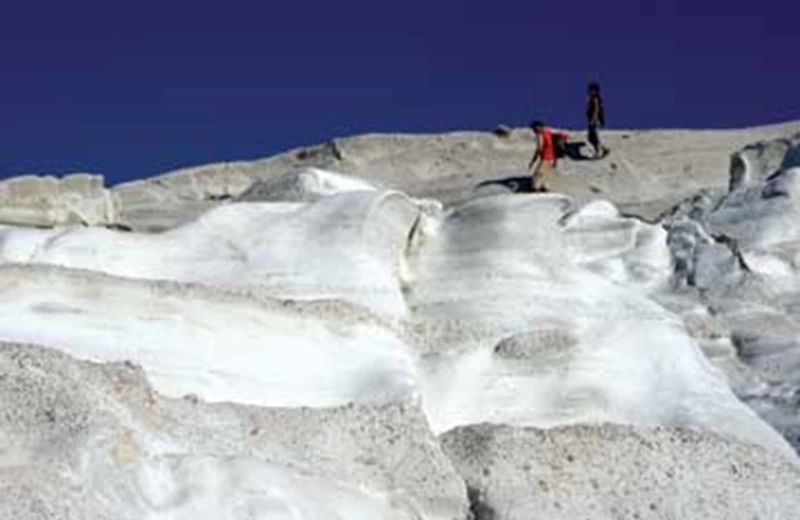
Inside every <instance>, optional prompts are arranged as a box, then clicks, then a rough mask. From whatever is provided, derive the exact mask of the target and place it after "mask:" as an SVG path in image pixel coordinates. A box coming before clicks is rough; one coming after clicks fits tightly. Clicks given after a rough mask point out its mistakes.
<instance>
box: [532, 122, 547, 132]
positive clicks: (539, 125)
mask: <svg viewBox="0 0 800 520" xmlns="http://www.w3.org/2000/svg"><path fill="white" fill-rule="evenodd" d="M544 126H545V125H544V121H539V120H538V119H537V120H536V121H533V122H532V123H531V130H533V133H535V134H538V133H539V132H541V131H542V130H544Z"/></svg>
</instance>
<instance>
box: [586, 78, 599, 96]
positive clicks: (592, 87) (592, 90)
mask: <svg viewBox="0 0 800 520" xmlns="http://www.w3.org/2000/svg"><path fill="white" fill-rule="evenodd" d="M588 90H589V94H599V93H600V84H599V83H598V82H596V81H592V82H591V83H589V88H588Z"/></svg>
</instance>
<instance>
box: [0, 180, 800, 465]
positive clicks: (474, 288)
mask: <svg viewBox="0 0 800 520" xmlns="http://www.w3.org/2000/svg"><path fill="white" fill-rule="evenodd" d="M570 207H571V206H570V201H569V200H568V199H566V198H564V197H563V196H555V195H554V196H535V195H527V196H525V195H501V196H493V197H481V198H478V199H475V200H473V201H470V202H468V203H465V204H463V205H460V206H457V207H455V208H453V209H452V210H450V211H448V212H445V213H442V214H437V213H432V214H428V213H425V212H423V211H422V210H421V209H420V208H419V207H417V206H416V205H414V204H413V203H412V202H411V201H410V200H409V199H408V198H406V197H404V196H402V195H399V194H393V193H382V192H369V191H359V192H352V193H344V194H339V195H334V196H329V197H324V198H322V199H320V200H319V201H317V202H315V203H310V204H300V205H299V204H287V203H274V204H263V203H262V204H231V205H227V206H225V207H223V208H219V209H217V210H215V211H214V212H212V213H210V214H208V215H206V216H205V217H203V218H201V219H199V220H197V221H196V222H194V223H191V224H187V225H185V226H182V227H181V228H178V229H176V230H173V231H170V232H167V233H164V234H160V235H147V234H136V233H119V232H112V231H107V230H99V231H98V230H74V231H69V232H66V233H63V234H61V235H55V236H54V235H52V233H53V232H44V231H38V232H34V231H25V232H18V231H15V230H6V232H5V234H4V237H5V238H4V240H3V243H4V246H3V251H2V253H1V254H2V257H3V258H4V259H5V260H6V261H15V262H33V263H37V262H42V263H49V264H56V265H62V266H67V267H72V268H89V269H93V270H100V271H104V272H108V273H112V274H115V275H122V276H127V277H130V278H145V279H159V278H166V279H172V280H177V281H180V282H190V281H191V282H200V283H203V284H205V285H209V284H211V285H224V286H228V287H231V286H242V285H245V284H246V285H249V286H250V287H253V288H256V289H257V290H258V291H259V292H261V293H262V294H270V295H275V296H278V297H281V298H293V299H299V300H319V299H321V298H335V299H340V300H344V301H346V302H349V303H351V304H358V305H361V306H364V307H366V308H367V309H369V310H370V311H372V312H374V313H376V314H378V315H380V316H382V317H383V318H384V319H387V320H390V321H391V323H394V324H395V325H392V327H393V328H395V330H397V331H398V334H400V337H398V336H396V335H394V333H393V332H392V329H390V328H387V326H376V327H374V328H371V329H367V330H365V329H363V328H355V329H350V328H349V327H346V326H344V324H342V329H343V331H346V332H343V335H344V338H336V335H334V338H331V339H323V340H322V341H323V342H331V343H332V344H335V345H337V346H338V347H337V351H334V352H331V353H328V352H326V351H322V352H320V354H319V355H317V354H315V352H316V350H315V349H316V348H318V347H317V341H315V338H327V337H328V336H322V334H323V332H321V331H317V330H316V329H315V328H313V327H312V326H311V325H308V326H305V325H304V322H295V321H292V320H290V319H288V318H286V319H284V316H285V313H282V312H278V313H277V316H275V317H274V318H271V317H269V316H268V315H264V314H261V315H260V316H262V317H260V318H258V320H257V324H252V323H251V322H249V321H247V320H244V319H243V317H241V316H240V315H238V314H236V313H233V311H236V310H238V309H237V308H236V307H230V308H226V305H215V304H214V302H213V299H212V301H211V302H210V303H209V304H207V305H206V304H194V303H191V304H189V302H187V305H186V306H185V308H183V307H184V306H183V305H182V304H181V303H180V302H181V301H182V300H181V299H180V298H176V299H174V302H173V304H171V305H170V306H169V309H168V310H167V309H163V308H162V307H160V306H159V305H158V304H157V301H158V300H157V297H150V296H148V293H147V291H148V287H149V285H147V284H140V285H141V287H143V288H142V289H135V290H133V291H132V292H126V293H124V294H117V292H118V291H120V290H121V289H119V288H117V286H118V282H117V281H116V280H113V281H102V282H101V287H103V289H102V290H103V291H104V294H103V297H102V298H101V299H98V300H97V303H93V302H94V300H93V299H92V300H91V301H90V300H89V299H88V298H84V297H82V295H83V294H86V293H85V292H77V293H76V290H75V289H73V286H75V285H80V284H81V283H84V282H82V281H78V282H75V281H70V280H71V279H68V280H67V282H66V283H64V284H62V283H60V282H59V283H55V281H54V280H53V279H49V280H48V279H46V278H45V279H44V280H42V281H39V278H41V277H40V276H39V275H36V274H34V275H31V276H27V277H26V276H19V275H18V273H17V271H13V270H12V271H9V274H8V279H9V281H11V280H13V279H14V278H16V277H19V278H20V279H19V280H18V281H17V285H16V286H15V285H14V284H10V285H9V289H7V290H6V295H5V296H4V299H3V300H4V303H2V304H0V305H2V306H3V307H4V310H5V312H4V313H3V315H4V316H8V318H6V319H2V318H0V334H2V335H5V337H7V338H9V339H13V340H16V341H36V340H37V339H38V340H41V341H44V339H43V338H47V341H46V342H45V344H47V345H50V344H53V343H58V348H63V347H64V346H67V347H69V348H70V349H71V350H70V352H72V353H74V354H76V355H79V356H81V357H89V358H90V359H103V360H108V359H112V360H116V359H120V358H119V357H116V356H120V355H129V356H131V357H133V358H134V359H136V360H137V361H139V362H141V363H142V364H143V365H144V367H145V369H146V370H147V371H148V373H150V372H151V371H152V372H153V376H152V377H153V378H154V379H153V380H154V383H155V384H156V387H157V388H158V389H160V390H162V391H164V392H167V393H169V394H170V395H175V394H176V391H177V390H176V388H177V389H180V392H183V393H189V392H194V393H197V394H198V395H201V396H203V397H204V398H206V399H211V400H222V399H227V400H236V401H239V402H247V403H259V404H264V405H303V404H306V405H314V406H323V405H329V404H334V405H335V404H341V403H342V402H344V401H346V400H354V401H361V400H363V399H393V398H397V396H403V395H407V394H408V393H410V392H413V391H417V392H419V393H420V394H421V396H422V400H423V406H424V409H425V411H426V413H427V414H428V417H429V419H430V421H431V425H432V428H433V429H434V431H436V432H441V431H444V430H447V429H449V428H452V427H454V426H458V425H464V424H470V423H474V422H481V421H487V420H488V421H496V422H505V423H510V424H520V425H534V426H543V427H549V426H557V425H563V424H573V423H579V422H609V421H610V422H620V423H626V424H643V425H653V426H655V425H666V426H696V427H702V428H707V429H710V430H712V431H715V432H718V433H719V434H720V435H723V436H728V437H731V438H735V439H741V440H745V441H747V442H753V443H757V444H761V445H763V446H765V447H768V448H770V449H773V450H776V451H778V452H782V453H786V454H787V456H790V457H793V456H794V455H793V453H792V452H791V450H790V449H789V447H788V445H787V444H786V443H785V442H784V441H783V440H782V439H781V438H780V436H778V435H777V433H775V432H774V431H773V430H771V429H770V428H769V427H768V426H766V425H765V424H764V423H763V422H762V421H760V420H759V419H758V418H757V417H756V416H755V414H754V413H753V412H752V411H750V410H749V409H748V408H747V407H746V406H744V405H743V404H742V403H741V402H739V401H738V400H737V399H736V398H735V397H734V396H733V394H732V393H731V392H730V390H729V389H728V388H727V386H726V383H725V381H724V380H723V379H722V377H721V375H720V374H718V373H717V372H715V370H714V369H713V368H712V367H711V365H710V364H709V363H708V362H707V361H706V360H705V358H704V357H703V355H702V353H701V352H700V350H699V349H698V347H697V345H696V344H695V343H694V341H693V340H692V339H691V338H690V337H689V336H688V335H687V334H686V332H685V331H684V329H683V324H682V322H681V321H680V320H679V319H678V318H677V317H676V316H674V315H672V314H670V313H668V312H666V311H665V310H664V309H663V308H661V307H660V306H658V305H657V304H655V303H654V302H652V301H651V300H649V299H647V298H646V297H644V296H642V295H640V294H639V293H638V292H637V291H635V290H633V289H630V288H623V287H620V283H619V281H617V282H616V283H612V281H611V280H608V279H606V277H605V276H600V275H598V274H596V273H593V272H591V271H590V270H588V269H585V268H584V267H582V265H581V263H586V262H591V261H593V262H595V263H597V262H601V261H603V259H604V258H606V257H607V258H610V259H611V260H609V262H611V263H613V262H617V261H621V262H622V264H623V265H625V262H627V266H628V268H630V269H631V271H635V270H636V269H639V270H641V271H642V272H643V273H644V274H643V279H644V280H645V281H647V280H648V277H651V278H653V279H657V277H654V276H653V274H652V272H655V271H657V268H656V266H657V265H658V263H659V262H662V263H663V262H664V261H665V259H664V258H663V257H660V256H659V254H656V253H657V249H654V251H656V253H653V254H652V255H650V256H653V258H655V260H653V259H648V258H647V257H648V254H646V253H642V251H647V250H648V248H650V246H648V244H651V243H656V242H657V241H658V240H657V237H658V236H659V234H658V232H657V231H656V230H654V229H652V226H648V225H644V224H642V225H641V226H639V227H638V228H637V225H635V223H633V222H632V221H630V220H628V221H626V220H625V219H622V218H621V217H619V216H617V217H613V216H612V215H613V213H614V212H613V211H612V208H609V207H605V208H603V207H595V208H589V209H587V210H586V211H585V212H578V213H570ZM615 219H616V220H615ZM593 222H594V223H593ZM619 229H621V233H622V236H623V240H621V241H620V240H619V239H618V234H619V231H618V230H619ZM578 231H579V232H578ZM48 233H50V234H48ZM98 233H99V234H100V236H99V237H98V235H97V234H98ZM626 234H627V238H626ZM637 236H638V238H637ZM653 237H656V238H655V239H654V238H653ZM112 240H113V241H112ZM223 244H225V245H224V246H223ZM637 245H640V246H641V247H640V251H639V253H641V255H640V256H641V258H638V259H637V256H636V255H637V254H639V253H636V252H635V251H633V252H631V248H634V249H635V248H636V246H637ZM223 247H224V248H223ZM629 252H630V254H631V258H627V259H624V258H625V257H626V254H627V253H629ZM664 254H666V253H664ZM620 258H623V260H619V259H620ZM642 258H643V259H644V260H642ZM640 260H641V261H640ZM637 266H638V267H637ZM643 266H644V267H643ZM635 268H636V269H635ZM648 269H649V271H648ZM596 270H599V271H602V269H601V268H599V267H598V268H597V269H596ZM607 270H608V269H607ZM650 271H652V272H650ZM50 277H51V278H54V279H60V278H63V277H64V275H63V274H58V275H57V276H56V275H50ZM73 278H74V276H73ZM95 278H96V277H95ZM634 278H635V277H634ZM651 282H652V280H651ZM92 283H94V284H96V283H97V282H94V278H92ZM121 285H122V286H123V287H128V286H127V285H124V284H121ZM130 286H131V287H138V286H137V285H136V284H135V283H134V282H130ZM126 290H127V289H126ZM136 291H143V292H144V295H143V296H135V295H136V294H137V292H136ZM88 294H91V293H88ZM51 300H52V301H51ZM108 301H119V302H122V301H125V302H128V305H130V306H132V307H131V310H132V311H133V312H126V313H125V314H124V315H123V316H120V314H119V312H118V309H115V308H114V307H109V306H108V305H107V302H108ZM189 301H191V299H190V300H189ZM51 309H55V311H51ZM60 309H67V310H68V311H67V312H60ZM75 309H77V310H75ZM267 314H268V313H267ZM131 315H132V316H135V317H136V318H133V319H132V318H125V316H131ZM142 315H143V316H146V317H149V318H148V319H140V318H139V316H142ZM76 316H77V317H78V319H76ZM89 316H91V319H89ZM20 317H24V319H20ZM109 323H111V324H113V325H108V324H109ZM184 323H189V324H191V323H203V324H204V325H205V327H204V328H203V329H202V330H204V331H206V332H205V338H207V339H205V340H204V341H205V342H204V343H202V345H204V346H203V347H202V348H200V349H199V351H200V352H203V353H204V355H203V356H194V357H191V358H188V359H186V358H185V356H186V353H187V352H191V349H192V347H191V345H192V343H193V341H194V335H195V334H198V331H197V330H196V329H195V328H194V327H192V326H181V325H182V324H184ZM240 323H241V325H238V324H240ZM45 324H48V327H49V328H50V330H52V331H53V332H52V334H51V335H50V336H48V335H47V333H44V332H43V328H44V327H45ZM226 324H237V325H235V326H233V329H234V332H230V329H231V326H230V325H229V326H226ZM320 325H322V326H323V327H325V328H329V327H332V326H335V324H334V323H333V322H331V321H327V322H323V323H321V324H320ZM64 331H69V336H68V337H70V338H73V339H71V340H70V341H64V340H62V339H61V338H62V336H63V335H64ZM99 331H103V333H102V334H101V333H100V332H99ZM109 331H114V332H109ZM142 331H144V333H146V334H149V335H152V336H153V337H158V338H161V339H160V342H162V343H164V344H165V345H164V346H162V347H157V348H155V349H154V351H152V352H151V351H148V350H143V351H140V350H139V348H138V347H137V346H136V344H131V343H130V342H128V341H125V342H123V343H122V345H124V347H125V348H124V349H118V350H116V351H111V352H109V351H108V350H107V349H106V348H105V346H107V345H109V344H110V341H109V340H110V338H112V337H117V336H122V337H125V338H132V339H133V341H135V339H134V338H137V337H138V336H140V335H141V334H142V333H143V332H142ZM111 334H113V335H111ZM223 336H224V337H225V338H226V339H225V340H224V341H225V342H226V344H230V345H231V348H232V349H234V348H235V349H236V350H235V352H237V355H236V356H233V357H232V358H231V359H228V358H227V356H228V352H227V351H225V350H219V349H215V348H214V346H213V345H214V344H215V343H216V342H218V341H220V339H219V338H222V337H223ZM200 337H201V338H202V337H203V336H200ZM264 337H272V338H273V341H272V342H271V345H274V347H272V348H264V347H262V348H263V350H262V351H261V352H259V351H258V349H259V345H260V344H261V343H260V341H261V338H264ZM401 338H402V339H401ZM56 340H58V341H56ZM116 341H120V340H116ZM98 344H99V347H98V346H96V345H98ZM295 345H296V346H295ZM81 349H84V350H83V351H82V350H81ZM98 349H100V350H98ZM286 349H289V350H290V355H289V356H288V357H287V356H286V355H285V354H284V351H285V350H286ZM162 350H165V352H166V353H169V354H166V353H164V354H162V352H161V351H162ZM293 350H297V352H298V353H300V354H299V355H297V356H295V352H292V351H293ZM339 350H341V351H342V354H340V353H339ZM122 352H130V354H122ZM412 353H413V354H412ZM417 355H421V356H422V357H421V358H420V359H419V360H418V361H417V360H416V356H417ZM109 356H111V357H109ZM254 356H255V357H254ZM337 356H346V357H343V358H341V359H339V358H338V357H337ZM273 358H275V359H276V361H274V366H273V362H271V360H272V359H273ZM249 359H255V360H258V361H257V362H248V361H246V360H249ZM305 359H318V361H319V363H318V364H314V365H313V367H316V368H314V369H313V370H317V369H318V371H315V372H313V374H314V375H313V377H311V378H310V379H306V378H304V379H301V380H298V374H297V372H298V370H302V368H301V365H296V364H293V363H302V360H305ZM345 360H347V361H346V362H345ZM217 366H220V367H225V368H224V370H217V369H215V367H217ZM266 366H269V367H270V369H269V370H267V371H264V368H263V367H266ZM327 366H331V367H333V368H340V370H333V371H331V372H330V373H326V372H325V370H326V367H327ZM417 371H418V372H419V374H418V375H417V374H416V372H417ZM218 372H222V373H223V374H225V376H226V377H224V378H222V379H221V380H220V381H217V379H218V378H217V376H216V374H217V373H218ZM237 374H238V375H239V376H241V377H239V376H237ZM306 375H307V374H306ZM317 380H319V381H317ZM187 381H191V385H189V383H187ZM317 383H319V384H317ZM174 385H182V386H177V387H176V386H174ZM187 385H188V386H187ZM216 386H219V387H220V388H221V389H220V390H214V388H216ZM261 386H264V387H265V388H266V389H269V391H268V390H264V391H263V392H260V393H259V392H258V388H259V387H261ZM289 388H291V389H292V390H291V391H289V390H287V389H289ZM315 396H324V397H315Z"/></svg>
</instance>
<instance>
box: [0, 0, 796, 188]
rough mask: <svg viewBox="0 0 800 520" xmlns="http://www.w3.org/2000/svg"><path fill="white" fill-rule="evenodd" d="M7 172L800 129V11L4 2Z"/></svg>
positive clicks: (783, 5) (703, 6)
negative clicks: (601, 136)
mask: <svg viewBox="0 0 800 520" xmlns="http://www.w3.org/2000/svg"><path fill="white" fill-rule="evenodd" d="M2 7H3V8H2V11H1V12H0V14H1V16H0V67H2V69H1V70H2V78H1V79H0V103H2V112H1V114H2V117H0V177H2V176H9V175H13V174H20V173H41V174H43V173H65V172H68V171H75V170H80V171H92V172H98V173H105V174H106V175H107V178H108V179H109V181H110V182H119V181H121V180H127V179H132V178H137V177H144V176H148V175H152V174H155V173H158V172H163V171H165V170H168V169H172V168H175V167H179V166H185V165H192V164H199V163H205V162H210V161H217V160H230V159H249V158H256V157H262V156H266V155H270V154H272V153H275V152H278V151H282V150H284V149H287V148H290V147H294V146H299V145H304V144H313V143H317V142H320V141H324V140H326V139H329V138H331V137H335V136H344V135H349V134H355V133H362V132H369V131H383V132H391V131H410V132H438V131H445V130H455V129H491V128H493V127H494V126H495V125H496V124H498V123H506V124H519V125H521V124H524V123H526V122H527V121H528V120H529V119H530V118H531V117H533V116H534V115H538V116H541V117H544V118H545V119H547V120H548V121H549V122H551V123H552V124H555V125H560V126H573V127H574V126H582V125H583V119H582V118H583V108H584V93H585V85H586V82H587V80H588V79H589V78H591V77H597V78H599V79H600V80H601V82H602V85H603V89H604V95H605V100H606V105H607V116H608V117H607V119H608V123H609V126H611V127H643V128H652V127H731V126H743V125H752V124H759V123H768V122H776V121H781V120H786V119H792V118H800V66H798V62H797V59H798V48H799V47H800V36H799V35H798V26H797V24H798V20H800V2H799V1H797V0H779V1H758V2H756V1H747V2H745V1H742V0H727V1H722V0H715V1H703V0H693V1H679V2H668V1H663V0H654V1H646V0H637V1H630V0H623V1H614V0H611V1H602V0H594V1H586V0H575V1H549V2H541V1H538V0H527V1H517V0H510V1H500V0H498V1H491V0H477V1H466V2H455V1H451V0H426V1H421V0H403V1H390V2H382V1H380V0H336V1H329V2H324V1H317V0H314V1H304V0H260V1H235V0H228V1H221V0H217V1H214V2H208V1H203V0H195V1H194V2H185V1H177V0H175V1H170V0H160V1H158V2H155V1H151V0H137V1H134V2H113V1H110V0H103V1H95V0H90V1H81V0H70V1H65V0H58V1H49V2H41V1H35V0H3V4H2Z"/></svg>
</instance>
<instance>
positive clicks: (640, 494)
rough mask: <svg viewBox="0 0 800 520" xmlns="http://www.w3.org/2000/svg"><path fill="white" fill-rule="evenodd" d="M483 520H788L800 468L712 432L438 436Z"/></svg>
mask: <svg viewBox="0 0 800 520" xmlns="http://www.w3.org/2000/svg"><path fill="white" fill-rule="evenodd" d="M441 439H442V446H443V449H444V451H445V453H446V454H447V455H448V456H449V457H450V458H451V460H453V463H454V464H455V465H456V468H457V469H458V471H459V472H460V473H461V474H462V475H463V476H464V478H465V480H466V482H467V486H468V488H469V493H470V499H471V509H472V512H473V515H474V517H475V518H477V519H491V520H517V519H518V520H528V519H530V518H534V517H535V518H547V519H551V520H559V519H564V520H574V519H583V518H586V519H590V518H591V519H592V520H604V519H608V520H611V519H617V518H638V519H641V520H648V519H653V520H656V519H664V518H675V519H681V520H693V519H696V520H705V519H709V518H725V519H730V520H751V519H753V518H764V519H775V520H778V519H788V518H797V517H798V516H800V500H798V497H800V469H798V467H797V466H794V465H791V464H789V463H788V462H786V461H785V460H782V459H781V458H780V457H776V456H775V455H774V454H771V453H769V452H768V451H765V450H763V449H761V448H758V447H755V446H749V445H746V444H739V443H736V442H731V441H728V440H724V439H721V438H719V437H717V436H715V435H711V434H709V433H706V432H700V431H691V430H677V429H670V428H655V429H647V428H633V427H626V426H615V425H604V426H594V427H588V426H576V427H565V428H556V429H551V430H538V429H535V428H512V427H509V426H498V425H489V424H481V425H475V426H468V427H464V428H457V429H455V430H453V431H450V432H447V433H446V434H444V435H443V436H442V437H441Z"/></svg>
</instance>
